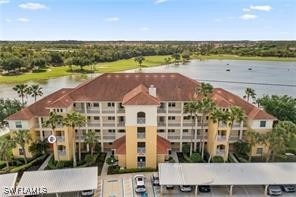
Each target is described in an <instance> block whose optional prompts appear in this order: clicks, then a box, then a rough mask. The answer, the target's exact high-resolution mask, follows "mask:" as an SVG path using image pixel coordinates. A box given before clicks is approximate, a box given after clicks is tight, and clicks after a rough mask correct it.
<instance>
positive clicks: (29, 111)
mask: <svg viewBox="0 0 296 197" xmlns="http://www.w3.org/2000/svg"><path fill="white" fill-rule="evenodd" d="M71 90H72V89H71V88H63V89H60V90H58V91H56V92H54V93H52V94H50V95H48V96H46V97H44V98H42V99H40V100H39V101H37V102H35V103H33V104H32V105H30V106H28V107H26V108H24V109H22V110H21V111H18V112H16V113H15V114H12V115H11V116H9V117H8V118H7V120H30V119H32V118H33V117H34V116H48V114H49V109H47V107H48V106H49V105H50V104H51V103H53V102H55V101H56V100H57V99H59V98H60V97H62V96H63V95H65V94H67V93H69V92H70V91H71Z"/></svg>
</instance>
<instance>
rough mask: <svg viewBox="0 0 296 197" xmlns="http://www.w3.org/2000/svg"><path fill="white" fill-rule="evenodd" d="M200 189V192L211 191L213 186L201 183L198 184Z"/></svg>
mask: <svg viewBox="0 0 296 197" xmlns="http://www.w3.org/2000/svg"><path fill="white" fill-rule="evenodd" d="M198 190H199V191H200V192H210V191H211V188H210V186H209V185H199V186H198Z"/></svg>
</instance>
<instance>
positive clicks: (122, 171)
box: [108, 166, 156, 174]
mask: <svg viewBox="0 0 296 197" xmlns="http://www.w3.org/2000/svg"><path fill="white" fill-rule="evenodd" d="M154 171H156V169H155V168H131V169H120V167H119V166H114V167H111V166H109V167H108V174H125V173H135V172H154Z"/></svg>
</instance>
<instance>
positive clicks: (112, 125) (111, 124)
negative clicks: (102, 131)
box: [103, 122, 115, 127]
mask: <svg viewBox="0 0 296 197" xmlns="http://www.w3.org/2000/svg"><path fill="white" fill-rule="evenodd" d="M103 127H115V122H105V123H103Z"/></svg>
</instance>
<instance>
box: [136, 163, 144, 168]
mask: <svg viewBox="0 0 296 197" xmlns="http://www.w3.org/2000/svg"><path fill="white" fill-rule="evenodd" d="M137 167H138V168H145V167H146V163H145V162H138V163H137Z"/></svg>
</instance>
